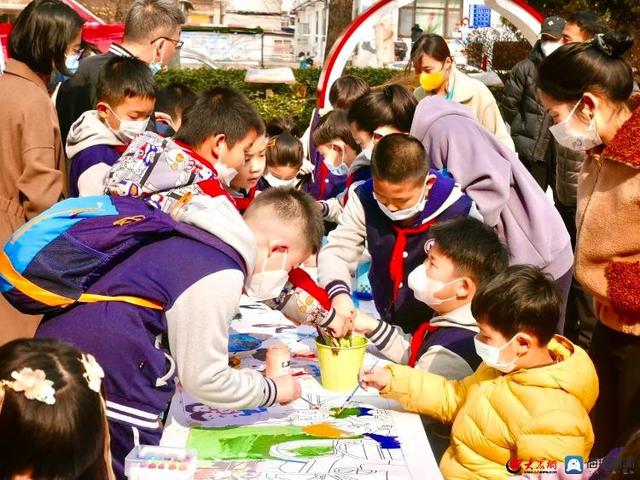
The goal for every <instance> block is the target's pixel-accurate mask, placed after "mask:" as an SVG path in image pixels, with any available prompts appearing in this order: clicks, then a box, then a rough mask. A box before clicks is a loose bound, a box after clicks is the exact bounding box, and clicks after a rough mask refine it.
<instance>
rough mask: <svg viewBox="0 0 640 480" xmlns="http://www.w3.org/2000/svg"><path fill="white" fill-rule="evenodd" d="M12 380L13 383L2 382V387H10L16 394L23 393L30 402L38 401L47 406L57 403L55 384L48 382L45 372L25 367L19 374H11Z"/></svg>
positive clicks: (14, 372)
mask: <svg viewBox="0 0 640 480" xmlns="http://www.w3.org/2000/svg"><path fill="white" fill-rule="evenodd" d="M11 378H13V381H11V380H2V381H0V386H5V387H8V388H10V389H11V390H13V391H15V392H23V393H24V396H25V397H26V398H27V399H29V400H37V401H39V402H42V403H46V404H47V405H53V404H54V403H56V399H55V393H56V391H55V389H54V388H53V382H52V381H51V380H47V377H46V375H45V373H44V371H43V370H40V369H36V370H33V369H31V368H28V367H25V368H23V369H22V370H20V371H19V372H18V371H13V372H11Z"/></svg>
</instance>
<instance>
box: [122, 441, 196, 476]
mask: <svg viewBox="0 0 640 480" xmlns="http://www.w3.org/2000/svg"><path fill="white" fill-rule="evenodd" d="M197 465H198V459H197V456H196V452H195V451H194V450H191V449H187V448H169V447H156V446H149V445H138V446H137V447H135V448H134V449H133V450H131V452H129V455H127V458H125V465H124V473H125V475H126V476H127V478H128V479H129V480H191V479H193V478H194V477H195V473H196V467H197Z"/></svg>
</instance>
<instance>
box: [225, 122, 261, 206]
mask: <svg viewBox="0 0 640 480" xmlns="http://www.w3.org/2000/svg"><path fill="white" fill-rule="evenodd" d="M266 141H267V138H266V137H265V136H264V134H262V135H260V136H259V137H258V138H256V139H255V140H254V142H253V144H252V145H251V146H250V147H249V149H248V150H247V155H246V157H245V161H244V165H242V167H240V170H238V175H236V176H235V178H234V179H233V180H231V184H230V185H229V188H228V189H227V190H228V192H229V193H230V194H231V196H232V197H233V199H234V200H235V202H236V207H238V210H239V211H240V213H244V211H245V210H246V209H247V208H248V207H249V205H250V204H251V202H252V201H253V199H254V198H255V197H256V194H257V193H258V192H259V191H260V190H262V189H258V183H259V181H260V179H261V178H262V174H263V173H264V169H265V163H266V151H265V150H266V145H265V144H266Z"/></svg>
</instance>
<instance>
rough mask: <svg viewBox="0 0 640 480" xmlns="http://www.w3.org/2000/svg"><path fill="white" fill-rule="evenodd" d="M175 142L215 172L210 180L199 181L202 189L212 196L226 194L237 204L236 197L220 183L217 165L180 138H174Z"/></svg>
mask: <svg viewBox="0 0 640 480" xmlns="http://www.w3.org/2000/svg"><path fill="white" fill-rule="evenodd" d="M174 142H175V143H176V144H177V145H178V146H179V147H180V148H182V149H183V150H184V151H185V152H187V153H188V154H189V155H191V156H192V157H193V158H195V159H196V160H198V161H199V162H200V163H202V164H203V165H204V166H205V167H207V168H209V169H210V170H211V171H212V172H213V177H211V178H210V179H208V180H203V181H202V182H198V186H199V187H200V188H201V189H202V191H203V192H204V193H206V194H207V195H209V196H210V197H219V196H220V195H224V196H225V197H227V198H228V199H229V201H230V202H231V203H232V204H233V205H235V204H236V201H235V199H234V198H233V197H232V196H231V195H229V192H227V191H226V190H225V189H224V187H223V186H222V184H221V183H220V180H218V172H217V171H216V169H215V167H214V166H213V165H211V162H210V161H209V160H207V159H206V158H204V157H203V156H202V155H199V154H198V153H196V152H194V151H193V149H192V148H191V147H190V146H189V145H187V144H186V143H183V142H181V141H179V140H174Z"/></svg>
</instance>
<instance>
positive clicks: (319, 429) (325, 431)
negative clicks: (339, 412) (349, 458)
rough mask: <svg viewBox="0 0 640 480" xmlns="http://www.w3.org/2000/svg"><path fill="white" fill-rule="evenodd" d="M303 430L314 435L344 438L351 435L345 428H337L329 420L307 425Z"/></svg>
mask: <svg viewBox="0 0 640 480" xmlns="http://www.w3.org/2000/svg"><path fill="white" fill-rule="evenodd" d="M302 431H303V432H304V433H308V434H309V435H313V436H314V437H324V438H342V437H348V436H349V434H348V433H347V432H345V431H344V430H340V429H339V428H336V427H334V426H333V425H331V424H330V423H327V422H324V423H316V424H315V425H308V426H306V427H303V428H302Z"/></svg>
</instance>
